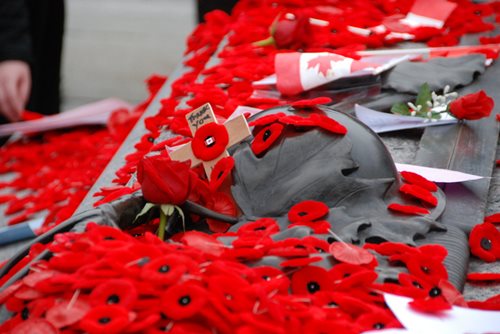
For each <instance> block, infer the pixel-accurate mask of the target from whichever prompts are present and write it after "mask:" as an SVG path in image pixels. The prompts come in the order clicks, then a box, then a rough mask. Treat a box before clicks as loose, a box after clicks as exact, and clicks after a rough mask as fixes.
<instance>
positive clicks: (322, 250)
mask: <svg viewBox="0 0 500 334" xmlns="http://www.w3.org/2000/svg"><path fill="white" fill-rule="evenodd" d="M314 249H316V251H318V253H324V252H325V251H324V249H323V248H319V247H315V248H314Z"/></svg>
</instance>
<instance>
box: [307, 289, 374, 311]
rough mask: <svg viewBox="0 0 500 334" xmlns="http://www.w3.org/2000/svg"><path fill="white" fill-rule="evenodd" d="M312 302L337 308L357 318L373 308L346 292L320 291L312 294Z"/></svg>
mask: <svg viewBox="0 0 500 334" xmlns="http://www.w3.org/2000/svg"><path fill="white" fill-rule="evenodd" d="M311 299H312V302H313V303H314V304H315V305H318V306H322V307H338V308H339V309H341V310H342V311H344V312H345V313H346V314H348V315H349V316H352V317H357V316H359V315H361V314H364V313H366V312H370V311H372V310H373V306H372V305H370V304H369V303H366V302H364V301H362V300H360V299H358V298H354V297H352V296H350V295H349V294H348V293H346V292H338V291H335V292H331V291H320V292H318V293H316V294H314V295H313V296H312V297H311Z"/></svg>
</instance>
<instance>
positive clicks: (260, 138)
mask: <svg viewBox="0 0 500 334" xmlns="http://www.w3.org/2000/svg"><path fill="white" fill-rule="evenodd" d="M283 129H284V126H283V125H282V124H279V123H272V124H271V125H267V126H266V127H264V128H262V129H261V130H260V131H259V132H258V133H257V134H256V135H255V137H254V139H253V141H252V144H251V145H250V147H251V148H252V152H253V154H255V155H257V156H258V155H260V154H262V153H263V152H265V151H267V150H268V149H269V148H270V147H271V146H272V145H273V144H274V143H275V142H276V141H277V140H278V138H279V137H280V136H281V133H282V132H283Z"/></svg>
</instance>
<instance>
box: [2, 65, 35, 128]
mask: <svg viewBox="0 0 500 334" xmlns="http://www.w3.org/2000/svg"><path fill="white" fill-rule="evenodd" d="M30 89H31V75H30V68H29V65H28V64H27V63H25V62H23V61H19V60H6V61H2V62H0V114H2V115H4V116H5V117H6V118H7V119H8V120H9V121H11V122H15V121H18V120H19V119H20V118H21V113H22V111H23V109H24V107H25V105H26V102H27V100H28V94H29V91H30Z"/></svg>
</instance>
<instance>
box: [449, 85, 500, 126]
mask: <svg viewBox="0 0 500 334" xmlns="http://www.w3.org/2000/svg"><path fill="white" fill-rule="evenodd" d="M494 106H495V102H494V101H493V99H492V98H491V97H489V96H488V95H486V93H485V92H484V91H483V90H481V91H479V92H477V93H474V94H468V95H465V96H462V97H460V98H458V99H456V100H455V101H453V102H451V103H450V113H451V114H452V115H453V116H455V117H456V118H458V119H467V120H476V119H480V118H483V117H488V116H489V115H490V113H491V111H492V110H493V107H494Z"/></svg>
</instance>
